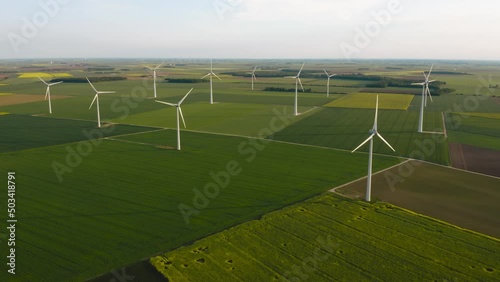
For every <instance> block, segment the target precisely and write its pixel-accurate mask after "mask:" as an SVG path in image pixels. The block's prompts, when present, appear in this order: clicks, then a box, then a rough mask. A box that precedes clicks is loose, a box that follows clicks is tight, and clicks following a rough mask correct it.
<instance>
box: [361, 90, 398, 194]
mask: <svg viewBox="0 0 500 282" xmlns="http://www.w3.org/2000/svg"><path fill="white" fill-rule="evenodd" d="M377 120H378V95H377V104H376V106H375V121H374V123H373V128H372V129H371V130H370V131H369V132H370V137H368V139H366V140H365V141H364V142H363V143H361V145H359V146H358V147H356V149H354V150H353V151H352V152H351V153H354V152H356V151H357V150H358V149H359V148H361V146H363V145H365V144H366V142H368V141H370V152H369V154H368V177H367V179H366V201H367V202H369V201H371V193H372V159H373V138H374V137H375V136H378V137H379V138H380V139H381V140H382V141H384V143H385V144H386V145H387V146H389V148H391V150H393V151H394V152H396V150H394V148H392V146H391V145H390V144H389V143H388V142H387V141H385V139H384V137H382V135H380V133H378V131H377Z"/></svg>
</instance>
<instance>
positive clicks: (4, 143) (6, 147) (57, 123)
mask: <svg viewBox="0 0 500 282" xmlns="http://www.w3.org/2000/svg"><path fill="white" fill-rule="evenodd" d="M0 128H2V134H3V137H2V139H1V140H0V152H9V151H19V150H26V149H32V148H37V147H44V146H53V145H59V144H65V143H72V142H77V141H84V140H88V139H97V138H102V137H109V136H114V135H123V134H131V133H137V132H141V131H147V130H151V128H145V127H137V126H131V125H116V126H112V127H108V128H102V129H98V128H97V127H96V124H95V123H94V122H89V121H81V120H67V119H57V118H45V117H32V116H25V115H0Z"/></svg>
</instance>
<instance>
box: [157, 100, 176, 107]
mask: <svg viewBox="0 0 500 282" xmlns="http://www.w3.org/2000/svg"><path fill="white" fill-rule="evenodd" d="M155 102H156V103H161V104H165V105H169V106H171V107H177V105H176V104H172V103H167V102H163V101H158V100H155Z"/></svg>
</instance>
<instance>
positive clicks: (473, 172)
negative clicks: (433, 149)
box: [409, 159, 500, 179]
mask: <svg viewBox="0 0 500 282" xmlns="http://www.w3.org/2000/svg"><path fill="white" fill-rule="evenodd" d="M409 161H417V162H422V163H426V164H430V165H436V166H440V167H445V168H448V169H453V170H458V171H462V172H467V173H471V174H476V175H480V176H486V177H490V178H495V179H500V177H498V176H494V175H488V174H484V173H480V172H475V171H470V170H465V169H460V168H456V167H452V166H446V165H442V164H437V163H432V162H428V161H422V160H415V159H409Z"/></svg>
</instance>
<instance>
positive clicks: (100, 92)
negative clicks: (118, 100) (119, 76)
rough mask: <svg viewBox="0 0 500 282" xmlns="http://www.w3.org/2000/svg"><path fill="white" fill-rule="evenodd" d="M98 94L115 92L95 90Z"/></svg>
mask: <svg viewBox="0 0 500 282" xmlns="http://www.w3.org/2000/svg"><path fill="white" fill-rule="evenodd" d="M97 93H99V94H113V93H116V92H115V91H97Z"/></svg>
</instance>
